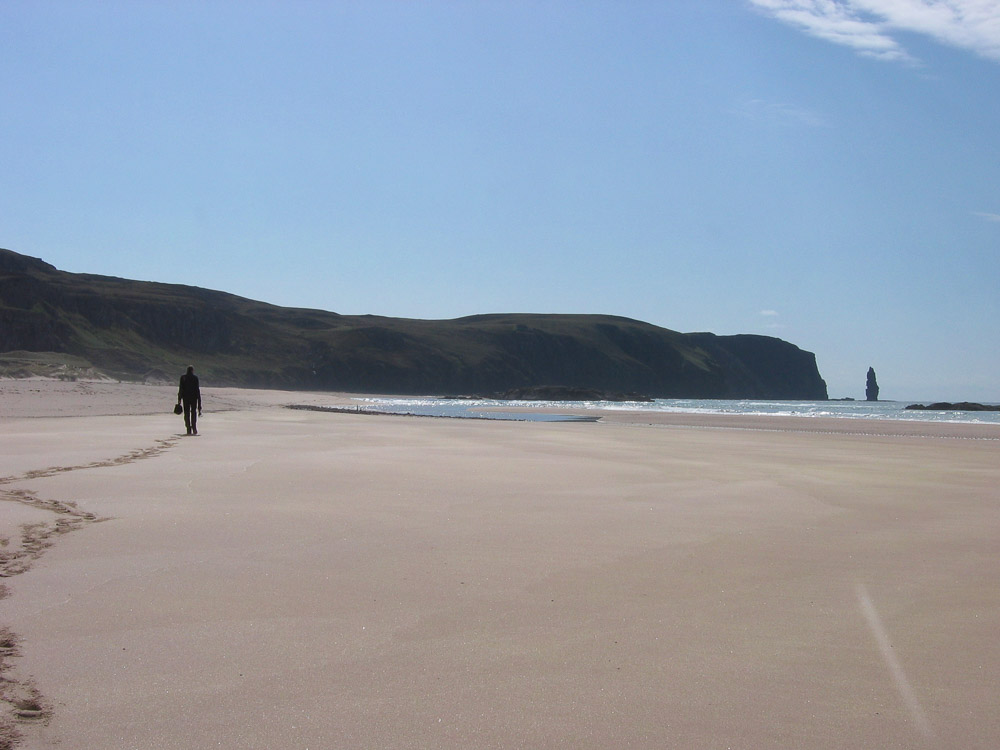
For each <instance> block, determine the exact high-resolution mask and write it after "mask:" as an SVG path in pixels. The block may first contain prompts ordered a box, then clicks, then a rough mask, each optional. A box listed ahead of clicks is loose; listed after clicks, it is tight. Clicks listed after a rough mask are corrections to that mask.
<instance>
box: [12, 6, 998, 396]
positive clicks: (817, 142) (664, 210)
mask: <svg viewBox="0 0 1000 750" xmlns="http://www.w3.org/2000/svg"><path fill="white" fill-rule="evenodd" d="M0 48H2V49H3V50H4V53H3V55H2V57H0V116H2V122H3V136H2V137H0V174H2V175H3V179H2V180H0V247H6V248H9V249H11V250H15V251H17V252H21V253H24V254H26V255H32V256H36V257H41V258H43V259H45V260H46V261H48V262H50V263H53V264H54V265H56V266H57V267H59V268H61V269H64V270H68V271H77V272H88V273H98V274H106V275H114V276H122V277H127V278H135V279H145V280H154V281H166V282H175V283H186V284H192V285H196V286H203V287H208V288H213V289H221V290H224V291H229V292H232V293H235V294H239V295H242V296H246V297H251V298H254V299H260V300H264V301H267V302H272V303H276V304H280V305H288V306H297V307H315V308H321V309H326V310H332V311H335V312H340V313H345V314H357V313H374V314H381V315H390V316H400V317H412V318H454V317H459V316H463V315H470V314H475V313H485V312H563V313H607V314H614V315H624V316H628V317H632V318H637V319H640V320H645V321H648V322H651V323H654V324H657V325H661V326H664V327H666V328H671V329H675V330H679V331H713V332H715V333H719V334H734V333H760V334H767V335H774V336H778V337H781V338H783V339H786V340H788V341H791V342H793V343H795V344H796V345H798V346H800V347H802V348H803V349H806V350H809V351H812V352H815V353H816V356H817V361H818V364H819V367H820V371H821V373H822V375H823V376H824V377H825V378H826V380H827V383H828V386H829V390H830V395H831V397H840V396H852V397H856V398H862V397H863V396H864V385H865V373H866V371H867V369H868V367H869V366H874V367H875V369H876V371H877V373H878V377H879V383H880V385H881V386H882V395H883V397H886V398H899V399H974V400H990V401H1000V345H998V344H1000V336H998V326H997V321H998V320H1000V179H998V178H1000V1H994V0H947V2H946V1H945V0H841V1H839V2H838V1H837V0H662V1H661V2H648V1H644V0H629V2H621V0H606V1H604V2H591V1H588V0H552V1H549V2H542V1H540V0H539V1H536V2H521V1H519V0H502V1H501V0H492V1H490V2H487V1H474V0H468V1H465V2H463V1H461V0H449V1H447V2H445V1H443V0H441V1H434V2H430V1H428V2H422V1H420V0H408V1H404V0H396V1H394V2H385V1H383V0H356V1H350V0H340V1H336V0H330V1H329V2H301V1H300V2H296V1H295V0H282V1H281V2H278V1H277V0H275V1H273V2H263V1H260V0H241V1H240V2H235V1H234V2H212V1H211V0H208V1H204V0H202V1H199V2H184V1H178V0H173V1H172V2H170V3H166V2H158V1H156V2H154V1H152V0H149V1H143V0H132V1H131V2H112V1H111V0H108V1H106V2H97V1H92V2H68V1H59V2H51V1H47V0H33V1H32V2H26V1H16V0H0Z"/></svg>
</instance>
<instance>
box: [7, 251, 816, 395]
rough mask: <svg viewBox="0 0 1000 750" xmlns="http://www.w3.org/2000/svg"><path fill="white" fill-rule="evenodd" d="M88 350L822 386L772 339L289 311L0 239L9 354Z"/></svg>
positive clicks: (508, 378) (242, 368)
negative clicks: (60, 264) (68, 267)
mask: <svg viewBox="0 0 1000 750" xmlns="http://www.w3.org/2000/svg"><path fill="white" fill-rule="evenodd" d="M11 350H24V351H28V352H55V353H64V354H67V355H73V356H76V357H79V358H82V359H84V360H86V361H88V362H90V363H92V364H93V365H94V366H95V367H97V368H99V369H102V370H103V371H105V372H107V373H108V374H110V375H112V376H114V377H120V378H124V377H131V378H134V379H140V378H142V377H143V376H144V375H146V374H147V373H150V372H156V373H170V372H175V373H177V374H178V375H177V376H179V373H181V372H183V368H184V367H185V366H186V365H188V364H194V365H195V366H197V368H198V373H199V375H200V376H201V377H202V379H203V381H204V382H206V383H212V384H213V385H224V384H225V385H244V386H257V387H278V388H296V389H298V388H301V389H319V390H338V391H353V392H363V393H400V394H442V393H451V394H456V393H462V394H469V393H498V392H504V391H509V390H511V389H523V388H533V387H537V386H540V385H544V384H554V385H557V386H579V387H581V388H585V389H592V390H594V391H598V392H603V393H625V394H628V393H643V394H648V395H649V396H651V397H663V398H670V397H676V398H770V399H811V400H812V399H825V398H826V395H827V393H826V384H825V383H824V382H823V379H822V378H821V377H820V374H819V371H818V369H817V367H816V358H815V356H814V355H813V354H812V353H810V352H806V351H803V350H801V349H799V348H798V347H797V346H794V345H793V344H790V343H788V342H786V341H782V340H780V339H776V338H771V337H767V336H749V335H746V336H716V335H714V334H711V333H693V334H683V333H678V332H677V331H671V330H668V329H665V328H660V327H657V326H654V325H650V324H648V323H643V322H641V321H637V320H630V319H628V318H620V317H614V316H607V315H527V314H494V315H476V316H471V317H466V318H459V319H456V320H409V319H403V318H384V317H378V316H369V315H360V316H346V315H338V314H336V313H333V312H325V311H322V310H303V309H291V308H281V307H276V306H274V305H267V304H265V303H262V302H255V301H253V300H248V299H244V298H241V297H236V296H234V295H231V294H226V293H223V292H217V291H210V290H205V289H198V288H195V287H188V286H180V285H171V284H157V283H152V282H137V281H129V280H125V279H117V278H111V277H106V276H95V275H91V274H71V273H66V272H63V271H59V270H57V269H56V268H54V267H53V266H51V265H49V264H48V263H45V262H44V261H41V260H38V259H33V258H26V257H25V256H21V255H18V254H17V253H12V252H10V251H7V250H0V351H11Z"/></svg>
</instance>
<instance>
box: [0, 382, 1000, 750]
mask: <svg viewBox="0 0 1000 750" xmlns="http://www.w3.org/2000/svg"><path fill="white" fill-rule="evenodd" d="M32 382H33V383H34V385H32ZM84 387H85V388H87V389H90V390H89V392H84V391H83V390H81V389H83V388H84ZM26 388H27V389H29V390H30V389H31V388H37V390H38V391H39V393H37V394H34V395H31V394H30V393H27V392H26V391H25V390H24V389H26ZM144 388H145V389H152V390H142V389H144ZM173 398H174V395H173V389H171V388H165V387H164V388H162V389H160V390H159V391H157V390H156V389H155V388H153V387H151V386H116V385H110V384H109V385H100V386H98V385H97V384H89V385H87V384H45V383H40V382H39V381H15V382H13V383H12V382H10V381H8V382H6V383H0V424H2V428H3V429H2V433H0V476H3V477H4V479H3V480H2V481H3V483H2V484H0V495H2V496H3V498H4V502H0V514H2V520H3V527H2V529H3V531H4V533H5V535H6V536H7V537H8V538H9V539H10V540H11V541H10V543H9V544H8V547H7V548H6V550H8V551H11V552H10V554H8V558H7V559H6V561H5V562H6V563H7V564H16V563H18V562H21V563H24V564H25V565H24V566H25V567H27V570H26V572H22V573H19V574H17V575H11V576H10V577H8V578H6V579H5V582H6V584H7V586H8V587H9V589H10V596H9V597H7V598H6V599H4V600H3V602H0V626H7V627H9V628H10V630H12V631H13V632H14V633H16V634H17V635H18V637H19V647H18V651H19V653H20V655H19V656H10V655H7V656H5V657H4V663H5V664H6V665H7V667H8V668H7V672H6V673H5V675H6V677H7V679H8V680H11V682H10V683H7V684H8V685H14V686H19V688H20V689H21V690H22V692H23V691H25V690H28V688H29V687H30V685H28V680H29V678H30V679H32V680H33V684H34V687H35V688H36V689H37V691H38V696H37V697H38V699H39V703H41V704H43V706H44V709H45V711H46V712H47V718H46V715H43V716H41V717H22V719H21V721H20V723H19V724H18V725H17V726H18V729H19V730H20V731H21V732H22V733H23V735H24V741H23V745H22V746H23V747H25V748H89V749H92V750H101V749H103V748H161V749H169V748H185V749H186V750H187V749H189V748H209V747H219V748H626V747H629V748H861V747H878V748H913V747H961V748H993V747H996V745H997V738H998V737H1000V713H998V712H997V710H996V707H997V695H998V694H1000V639H998V634H1000V588H998V586H997V580H998V578H1000V490H998V487H1000V463H998V461H997V459H998V453H1000V430H998V429H972V428H970V429H966V430H958V431H955V430H954V429H952V428H947V429H942V428H936V427H926V428H922V429H921V432H924V433H926V436H917V435H912V434H906V433H907V432H908V431H912V427H908V426H905V425H900V424H899V423H890V424H886V425H880V426H879V428H878V431H879V432H880V433H881V434H878V435H873V434H860V433H859V431H858V430H857V429H852V430H848V432H847V433H843V432H829V431H824V430H826V429H827V428H826V427H825V426H824V424H823V423H822V422H819V421H814V420H805V419H803V420H792V421H791V422H789V423H788V424H784V423H781V422H776V421H773V420H768V419H757V420H753V419H744V420H741V421H739V422H738V423H728V422H726V423H724V422H722V421H720V420H713V419H710V418H696V419H685V418H673V419H662V420H658V423H656V424H649V420H648V419H646V418H643V420H639V419H638V418H637V417H635V416H631V417H630V416H629V415H618V416H616V417H615V420H617V422H618V423H615V422H609V423H596V424H595V423H556V424H552V423H504V422H486V421H459V420H445V419H420V418H404V417H371V416H367V415H351V414H324V413H317V412H307V411H292V410H287V409H283V408H280V407H281V405H282V404H286V403H329V401H328V400H324V399H323V398H322V397H319V396H315V395H309V394H285V393H275V392H236V391H233V392H229V391H212V390H210V389H206V404H205V406H206V410H207V413H206V415H205V417H204V418H203V421H202V423H201V427H202V433H203V434H202V435H201V436H199V437H194V438H187V437H182V436H180V434H179V427H180V421H179V419H178V418H177V417H174V416H173V415H172V414H168V413H166V412H167V411H168V410H169V407H170V406H171V405H172V403H173V401H172V399H173ZM32 399H34V404H35V405H34V406H31V405H30V403H31V402H32ZM88 399H89V400H88ZM164 401H165V403H164ZM345 402H346V401H345ZM144 404H145V406H144ZM161 407H162V408H161ZM213 408H219V409H224V410H220V411H213ZM144 410H145V411H147V412H149V411H152V412H157V413H153V414H143V411H144ZM159 412H163V413H159ZM37 414H47V415H49V416H34V415H37ZM72 414H83V415H85V416H79V417H76V418H70V416H71V415H72ZM104 414H110V415H117V416H103V415H104ZM829 429H843V428H839V427H836V425H833V426H831V427H830V428H829ZM851 433H856V434H851ZM935 435H936V436H935ZM60 510H61V511H64V512H62V513H57V512H56V511H60ZM104 519H106V520H104ZM58 520H62V521H63V522H64V527H65V530H67V531H68V532H69V533H62V534H60V533H57V529H56V522H57V521H58ZM25 523H27V524H28V525H29V528H33V529H34V531H33V533H34V537H33V538H30V539H28V540H27V542H26V543H25V541H24V538H23V537H22V535H21V534H20V531H19V527H20V525H21V524H25ZM32 540H34V541H32ZM53 541H54V542H55V543H54V544H52V546H50V547H48V548H45V545H46V544H48V543H50V542H53ZM22 547H23V549H22ZM15 552H16V553H17V554H14V553H15Z"/></svg>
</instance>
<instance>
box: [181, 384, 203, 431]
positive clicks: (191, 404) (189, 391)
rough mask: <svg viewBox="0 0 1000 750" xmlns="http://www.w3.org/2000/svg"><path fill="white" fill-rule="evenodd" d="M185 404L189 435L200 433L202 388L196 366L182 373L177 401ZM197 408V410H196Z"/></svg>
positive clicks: (186, 425) (185, 421) (185, 417)
mask: <svg viewBox="0 0 1000 750" xmlns="http://www.w3.org/2000/svg"><path fill="white" fill-rule="evenodd" d="M182 402H183V404H184V426H185V427H187V431H188V432H187V434H188V435H197V434H198V417H200V416H201V388H199V387H198V376H197V375H195V374H194V368H193V367H188V369H187V372H186V373H184V374H183V375H181V387H180V388H178V389H177V403H178V404H180V403H182ZM196 409H197V411H195V410H196Z"/></svg>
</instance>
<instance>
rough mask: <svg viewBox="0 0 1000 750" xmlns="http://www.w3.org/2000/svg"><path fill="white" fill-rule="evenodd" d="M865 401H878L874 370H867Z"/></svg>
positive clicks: (872, 368)
mask: <svg viewBox="0 0 1000 750" xmlns="http://www.w3.org/2000/svg"><path fill="white" fill-rule="evenodd" d="M865 400H867V401H878V381H876V380H875V368H874V367H869V368H868V380H867V383H866V384H865Z"/></svg>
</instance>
